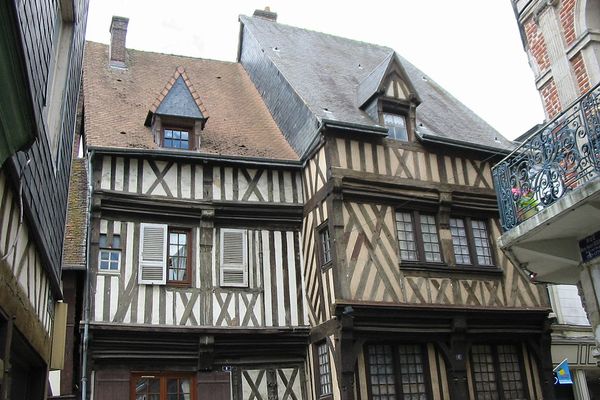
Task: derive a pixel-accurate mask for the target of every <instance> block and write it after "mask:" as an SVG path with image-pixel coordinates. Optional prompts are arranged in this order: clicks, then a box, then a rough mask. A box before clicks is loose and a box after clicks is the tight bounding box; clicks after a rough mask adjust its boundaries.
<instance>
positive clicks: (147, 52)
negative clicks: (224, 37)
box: [85, 40, 239, 65]
mask: <svg viewBox="0 0 600 400" xmlns="http://www.w3.org/2000/svg"><path fill="white" fill-rule="evenodd" d="M85 42H86V44H87V43H92V44H99V45H102V46H105V47H108V46H109V45H108V44H106V43H101V42H96V41H93V40H86V41H85ZM126 50H127V51H133V52H139V53H146V54H156V55H161V56H167V57H178V58H187V59H191V60H196V61H210V62H218V63H223V64H231V65H238V64H239V63H238V62H237V61H228V60H217V59H215V58H204V57H195V56H186V55H184V54H172V53H161V52H159V51H150V50H141V49H134V48H127V49H126Z"/></svg>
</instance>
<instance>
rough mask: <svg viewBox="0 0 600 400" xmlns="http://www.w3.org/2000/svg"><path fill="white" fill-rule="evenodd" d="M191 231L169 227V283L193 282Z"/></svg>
mask: <svg viewBox="0 0 600 400" xmlns="http://www.w3.org/2000/svg"><path fill="white" fill-rule="evenodd" d="M189 239H190V232H189V231H188V230H185V229H178V228H169V235H168V241H169V243H168V248H169V254H168V259H167V283H181V284H189V283H190V282H191V259H190V258H191V257H190V251H191V246H190V242H189Z"/></svg>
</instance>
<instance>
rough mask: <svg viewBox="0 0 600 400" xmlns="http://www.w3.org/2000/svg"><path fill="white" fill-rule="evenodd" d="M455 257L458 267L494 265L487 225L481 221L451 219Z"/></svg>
mask: <svg viewBox="0 0 600 400" xmlns="http://www.w3.org/2000/svg"><path fill="white" fill-rule="evenodd" d="M450 233H451V234H452V246H453V248H454V257H455V259H456V264H458V265H474V266H484V267H491V266H493V265H494V259H493V257H492V247H491V244H490V238H489V234H488V228H487V223H486V222H485V221H483V220H479V219H471V218H450Z"/></svg>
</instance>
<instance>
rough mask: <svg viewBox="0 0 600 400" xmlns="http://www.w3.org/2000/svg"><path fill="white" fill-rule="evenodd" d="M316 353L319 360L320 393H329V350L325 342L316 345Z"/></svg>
mask: <svg viewBox="0 0 600 400" xmlns="http://www.w3.org/2000/svg"><path fill="white" fill-rule="evenodd" d="M317 355H318V360H319V387H320V394H321V395H322V396H323V395H327V394H331V369H330V367H329V352H328V351H327V343H321V344H319V345H318V346H317Z"/></svg>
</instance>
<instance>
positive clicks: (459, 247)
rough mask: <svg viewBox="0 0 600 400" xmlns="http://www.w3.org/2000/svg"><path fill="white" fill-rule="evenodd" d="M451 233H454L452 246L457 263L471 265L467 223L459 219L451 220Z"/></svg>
mask: <svg viewBox="0 0 600 400" xmlns="http://www.w3.org/2000/svg"><path fill="white" fill-rule="evenodd" d="M450 232H451V233H452V246H453V248H454V257H455V258H456V263H457V264H471V254H470V252H469V244H468V240H467V231H466V229H465V222H464V221H463V220H462V219H459V218H450Z"/></svg>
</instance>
